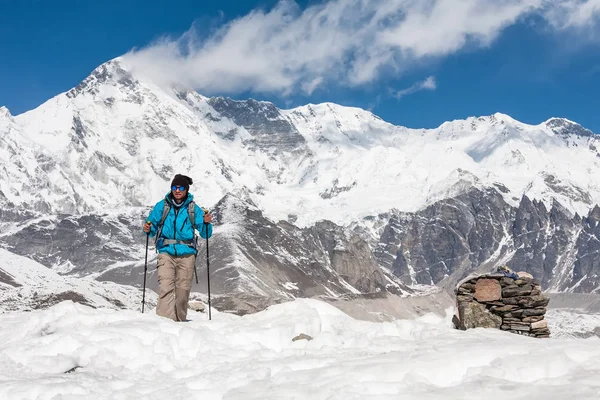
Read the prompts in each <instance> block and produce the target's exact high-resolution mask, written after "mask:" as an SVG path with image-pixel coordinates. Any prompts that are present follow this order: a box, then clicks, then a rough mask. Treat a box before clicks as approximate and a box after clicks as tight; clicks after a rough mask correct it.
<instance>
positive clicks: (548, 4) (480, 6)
mask: <svg viewBox="0 0 600 400" xmlns="http://www.w3.org/2000/svg"><path fill="white" fill-rule="evenodd" d="M599 9H600V0H587V1H583V0H462V1H455V0H368V1H367V0H331V1H328V2H324V3H319V4H315V5H312V6H309V7H307V8H305V9H301V8H300V7H299V6H298V5H297V4H296V3H295V2H294V1H291V0H283V1H280V2H279V3H278V4H277V5H276V6H275V7H273V8H272V9H270V10H254V11H252V12H251V13H249V14H247V15H245V16H243V17H240V18H237V19H234V20H232V21H230V22H228V23H226V24H224V25H222V26H221V27H219V28H218V29H217V30H215V31H212V32H202V35H199V34H198V29H200V28H198V27H195V28H193V29H191V30H190V31H189V32H187V33H186V34H184V35H183V36H181V37H180V38H177V39H168V38H163V39H162V40H159V41H157V42H155V43H152V44H151V45H149V46H148V47H146V48H143V49H140V50H132V51H131V52H129V53H128V54H127V55H125V60H126V62H127V63H128V64H129V65H130V67H131V68H132V70H134V72H136V73H139V74H142V75H145V76H147V77H149V78H151V79H152V80H153V81H155V82H156V83H159V84H166V85H183V86H186V87H190V88H194V89H196V90H199V91H201V92H206V93H207V94H211V93H219V94H234V93H242V92H248V91H251V92H263V93H275V94H279V95H283V96H286V95H290V94H293V93H296V92H302V93H304V94H311V93H313V92H314V91H315V90H318V89H319V88H321V87H323V86H330V85H339V86H346V87H356V86H360V85H365V84H369V83H372V82H375V81H377V80H379V79H381V78H382V77H389V76H390V75H392V76H399V75H401V74H402V73H403V72H404V71H406V70H407V69H410V68H412V67H413V66H414V65H417V64H420V63H422V62H423V61H426V60H429V59H432V58H439V57H444V56H448V55H450V54H453V53H456V52H458V51H460V50H462V49H464V48H465V47H466V46H470V47H485V46H489V45H490V43H492V42H493V41H494V40H495V39H496V38H497V37H498V36H499V35H500V34H501V33H502V31H503V29H505V28H506V27H508V26H510V25H513V24H515V23H517V22H518V21H519V20H520V19H522V18H525V17H527V16H529V15H532V14H535V15H538V16H541V17H542V18H543V19H544V20H546V21H548V22H549V24H548V25H549V26H551V27H553V28H555V29H557V28H561V29H564V28H567V27H568V26H575V25H577V26H581V25H582V24H589V23H593V21H595V20H596V17H597V16H598V10H599ZM565 10H566V14H565ZM431 79H432V81H431V82H429V83H428V85H430V86H423V87H420V88H418V89H416V90H423V89H430V90H431V89H434V88H435V79H434V78H433V77H432V78H431ZM431 85H433V86H431ZM407 90H413V91H414V90H415V89H412V88H409V89H407ZM398 93H402V91H400V92H398Z"/></svg>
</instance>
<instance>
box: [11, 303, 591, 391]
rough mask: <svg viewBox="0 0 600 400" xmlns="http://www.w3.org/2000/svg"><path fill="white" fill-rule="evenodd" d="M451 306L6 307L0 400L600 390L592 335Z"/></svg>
mask: <svg viewBox="0 0 600 400" xmlns="http://www.w3.org/2000/svg"><path fill="white" fill-rule="evenodd" d="M450 316H451V312H450V310H449V312H448V316H447V317H446V318H440V317H436V316H433V315H427V316H424V317H421V318H419V319H416V320H398V321H394V322H383V323H374V322H366V321H358V320H354V319H352V318H350V317H348V316H347V315H346V314H344V313H342V312H341V311H339V310H338V309H337V308H335V307H333V306H330V305H327V304H325V303H322V302H319V301H317V300H307V299H298V300H295V301H293V302H289V303H284V304H280V305H276V306H272V307H271V308H269V309H267V310H265V311H263V312H260V313H257V314H252V315H246V316H244V317H238V316H234V315H230V314H225V313H219V312H217V311H214V312H213V313H212V317H213V318H212V320H210V321H209V320H208V319H207V315H206V314H203V313H194V314H191V315H190V318H191V321H189V322H187V323H175V322H171V321H169V320H166V319H163V318H160V317H157V316H156V315H153V314H152V313H147V314H143V315H142V314H140V313H136V312H133V311H117V310H110V309H91V308H88V307H86V306H82V305H78V304H73V303H71V302H63V303H60V304H57V305H55V306H53V307H51V308H49V309H47V310H43V311H42V310H39V311H32V312H24V313H10V314H4V315H0V398H1V399H11V400H12V399H15V400H16V399H28V400H31V399H47V400H50V399H83V398H86V399H110V400H114V399H205V400H210V399H260V400H267V399H310V400H317V399H328V400H333V399H340V400H348V399H481V398H485V399H490V400H491V399H502V400H506V399H546V400H548V399H561V400H562V399H567V398H573V399H598V398H600V397H599V396H600V380H598V374H600V338H598V337H596V336H593V337H590V338H588V339H573V338H550V339H533V338H528V337H522V336H518V335H514V334H510V333H505V332H501V331H497V330H489V329H488V330H486V329H475V330H469V331H465V332H463V331H457V330H453V329H452V328H450V320H449V318H450ZM301 333H304V334H307V335H310V336H311V337H312V338H313V340H296V341H293V340H292V338H294V337H295V336H296V335H299V334H301ZM67 371H71V372H69V373H67Z"/></svg>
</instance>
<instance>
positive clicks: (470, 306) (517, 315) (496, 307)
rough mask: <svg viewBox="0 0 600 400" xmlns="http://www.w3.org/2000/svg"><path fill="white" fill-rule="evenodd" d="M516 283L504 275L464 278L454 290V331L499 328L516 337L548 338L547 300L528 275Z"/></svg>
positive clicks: (520, 275) (524, 274)
mask: <svg viewBox="0 0 600 400" xmlns="http://www.w3.org/2000/svg"><path fill="white" fill-rule="evenodd" d="M518 275H519V277H518V279H514V278H511V277H507V276H504V275H493V274H491V275H481V276H477V277H473V278H470V279H469V278H467V279H466V280H464V281H463V282H462V283H460V284H459V285H458V286H457V288H456V290H455V293H456V300H457V308H458V316H455V318H454V325H455V327H456V328H458V329H462V330H465V329H470V328H479V327H482V328H499V329H502V330H505V331H509V332H512V333H517V334H519V335H526V336H532V337H538V338H547V337H550V330H549V329H548V322H547V321H546V320H545V319H544V315H545V314H546V306H547V305H548V302H549V298H548V297H547V296H545V295H543V294H542V289H541V286H540V284H539V283H538V282H536V280H535V279H533V277H532V276H531V275H530V274H527V273H524V272H519V273H518Z"/></svg>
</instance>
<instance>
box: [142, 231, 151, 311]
mask: <svg viewBox="0 0 600 400" xmlns="http://www.w3.org/2000/svg"><path fill="white" fill-rule="evenodd" d="M148 239H150V233H146V259H145V261H144V293H143V294H142V314H143V313H144V305H145V304H146V273H147V272H148Z"/></svg>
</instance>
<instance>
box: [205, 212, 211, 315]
mask: <svg viewBox="0 0 600 400" xmlns="http://www.w3.org/2000/svg"><path fill="white" fill-rule="evenodd" d="M204 214H208V210H206V209H205V210H204ZM204 232H205V233H206V282H207V285H208V319H209V320H210V319H211V316H210V261H209V259H208V224H207V223H206V222H205V223H204Z"/></svg>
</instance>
